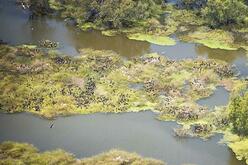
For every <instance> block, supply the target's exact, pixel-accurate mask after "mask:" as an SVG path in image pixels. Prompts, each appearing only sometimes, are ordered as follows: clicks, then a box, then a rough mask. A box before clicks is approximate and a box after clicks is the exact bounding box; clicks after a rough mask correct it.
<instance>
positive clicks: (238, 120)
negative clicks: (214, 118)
mask: <svg viewBox="0 0 248 165" xmlns="http://www.w3.org/2000/svg"><path fill="white" fill-rule="evenodd" d="M229 111H230V112H229V113H230V114H229V116H230V121H231V123H232V126H233V130H234V132H235V133H237V134H239V135H243V136H248V120H247V118H248V92H246V93H242V95H241V96H237V97H235V98H233V99H232V101H231V103H230V105H229Z"/></svg>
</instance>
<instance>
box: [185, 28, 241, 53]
mask: <svg viewBox="0 0 248 165" xmlns="http://www.w3.org/2000/svg"><path fill="white" fill-rule="evenodd" d="M181 39H182V40H184V41H188V42H194V43H200V44H203V45H205V46H207V47H209V48H214V49H216V48H218V49H225V50H237V47H235V45H234V38H233V36H232V34H231V33H229V32H226V31H223V30H207V29H202V30H198V31H196V32H193V33H189V34H187V35H185V36H182V37H181Z"/></svg>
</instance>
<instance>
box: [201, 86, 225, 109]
mask: <svg viewBox="0 0 248 165" xmlns="http://www.w3.org/2000/svg"><path fill="white" fill-rule="evenodd" d="M228 102H229V92H228V91H227V90H226V89H225V88H224V87H222V86H218V87H217V88H216V90H215V91H214V93H213V94H212V95H211V96H209V97H207V98H203V99H200V100H197V103H198V104H199V105H202V106H206V107H208V108H209V109H210V110H212V109H214V107H215V106H226V105H227V104H228Z"/></svg>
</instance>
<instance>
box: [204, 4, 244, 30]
mask: <svg viewBox="0 0 248 165" xmlns="http://www.w3.org/2000/svg"><path fill="white" fill-rule="evenodd" d="M202 14H203V16H204V18H205V19H206V21H207V23H208V24H209V25H210V26H212V27H222V26H230V25H236V26H237V25H244V24H245V23H246V19H247V18H248V6H247V5H245V3H244V1H243V0H208V2H207V5H206V7H205V8H204V9H203V10H202Z"/></svg>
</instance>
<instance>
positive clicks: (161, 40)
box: [128, 33, 176, 46]
mask: <svg viewBox="0 0 248 165" xmlns="http://www.w3.org/2000/svg"><path fill="white" fill-rule="evenodd" d="M128 38H129V39H131V40H138V41H147V42H150V43H153V44H157V45H168V46H171V45H176V42H175V41H174V40H173V39H171V38H169V37H167V36H156V35H150V34H142V33H135V34H129V35H128Z"/></svg>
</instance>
